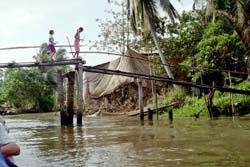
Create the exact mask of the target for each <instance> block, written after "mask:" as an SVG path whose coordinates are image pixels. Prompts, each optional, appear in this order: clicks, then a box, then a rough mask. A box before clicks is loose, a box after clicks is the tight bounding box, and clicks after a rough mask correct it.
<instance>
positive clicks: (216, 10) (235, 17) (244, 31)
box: [207, 0, 250, 64]
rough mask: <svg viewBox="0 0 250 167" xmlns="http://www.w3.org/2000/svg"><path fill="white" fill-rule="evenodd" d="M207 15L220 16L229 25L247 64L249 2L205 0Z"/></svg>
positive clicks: (249, 32)
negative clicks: (241, 47) (239, 42)
mask: <svg viewBox="0 0 250 167" xmlns="http://www.w3.org/2000/svg"><path fill="white" fill-rule="evenodd" d="M207 14H208V15H215V14H216V15H220V16H222V17H224V18H225V19H226V20H228V21H229V22H230V23H231V25H232V26H233V27H234V29H235V31H236V32H237V33H238V35H239V37H240V39H241V41H242V42H243V44H244V46H245V49H246V54H245V56H246V60H247V62H246V63H247V64H249V58H250V0H230V1H229V0H228V1H218V0H207Z"/></svg>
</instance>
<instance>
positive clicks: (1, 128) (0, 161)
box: [0, 116, 20, 167]
mask: <svg viewBox="0 0 250 167" xmlns="http://www.w3.org/2000/svg"><path fill="white" fill-rule="evenodd" d="M19 154H20V147H19V146H18V145H17V144H16V143H15V142H14V141H13V140H12V139H11V138H10V137H9V135H8V130H7V128H6V126H5V121H4V119H3V118H2V117H1V116H0V167H16V165H15V164H14V163H13V159H12V156H16V155H19Z"/></svg>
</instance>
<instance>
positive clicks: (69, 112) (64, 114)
mask: <svg viewBox="0 0 250 167" xmlns="http://www.w3.org/2000/svg"><path fill="white" fill-rule="evenodd" d="M85 63H86V62H85V61H84V60H82V59H68V60H61V61H54V62H49V61H47V62H22V63H2V64H0V68H21V67H44V66H48V67H49V66H65V65H75V71H72V72H69V73H67V74H62V72H61V71H60V70H58V72H57V87H58V102H59V104H60V111H61V124H62V125H65V124H72V123H73V114H74V112H73V106H74V105H73V102H72V101H67V108H66V109H65V105H64V92H63V83H64V82H63V80H64V78H67V79H68V85H67V87H68V89H67V90H68V92H67V96H68V98H67V99H69V98H71V99H72V96H74V92H69V90H74V89H72V87H73V88H74V82H75V81H76V82H77V106H78V108H77V124H82V114H83V113H84V112H83V111H84V105H83V71H86V72H92V73H102V74H106V75H119V76H125V77H133V78H137V79H138V92H139V93H138V94H139V107H140V116H141V119H143V115H144V114H143V90H142V82H141V81H142V80H143V79H144V80H154V81H161V82H167V83H170V84H175V85H180V86H187V87H195V88H200V89H209V90H218V91H221V92H229V93H236V94H243V95H250V90H241V89H234V88H227V87H218V86H210V85H199V84H195V83H191V82H186V81H181V80H176V79H171V78H167V77H160V76H155V75H146V74H138V73H131V72H125V71H118V70H108V69H102V68H97V67H92V66H85V65H84V64H85Z"/></svg>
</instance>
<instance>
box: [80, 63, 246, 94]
mask: <svg viewBox="0 0 250 167" xmlns="http://www.w3.org/2000/svg"><path fill="white" fill-rule="evenodd" d="M83 71H87V72H93V73H100V74H107V75H120V76H126V77H133V78H141V79H146V80H155V81H162V82H167V83H171V84H176V85H181V86H187V87H195V88H200V89H215V90H218V91H221V92H231V93H236V94H244V95H250V91H249V90H242V89H233V88H227V87H221V86H211V85H199V84H195V83H192V82H186V81H181V80H176V79H171V78H167V77H159V76H152V75H147V74H138V73H132V72H125V71H119V70H108V69H101V68H96V67H91V66H83Z"/></svg>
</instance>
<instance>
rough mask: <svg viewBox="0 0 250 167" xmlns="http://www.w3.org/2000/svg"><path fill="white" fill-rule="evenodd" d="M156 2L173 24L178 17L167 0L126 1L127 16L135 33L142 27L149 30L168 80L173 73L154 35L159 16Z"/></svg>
mask: <svg viewBox="0 0 250 167" xmlns="http://www.w3.org/2000/svg"><path fill="white" fill-rule="evenodd" d="M157 2H158V3H159V4H160V6H161V7H162V9H163V10H164V11H166V12H167V14H168V16H169V18H170V20H171V21H172V23H174V20H175V19H176V18H178V17H179V15H178V12H177V10H176V9H175V8H174V6H173V5H172V4H171V2H170V1H169V0H127V4H128V6H127V7H128V8H127V9H128V14H129V18H130V21H131V26H132V28H133V30H134V31H135V32H137V28H138V27H140V26H141V27H143V28H144V30H145V29H146V30H147V28H149V31H150V32H151V35H152V37H153V40H154V43H155V46H156V48H157V49H158V52H159V55H160V58H161V61H162V63H163V64H164V68H165V71H166V73H167V75H168V77H169V78H173V79H174V76H173V73H172V71H171V69H170V68H169V66H168V63H167V61H166V59H165V56H164V54H163V51H162V48H161V46H160V42H159V38H158V36H157V34H156V28H157V26H158V21H159V17H158V16H159V15H158V11H157V7H156V6H157Z"/></svg>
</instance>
